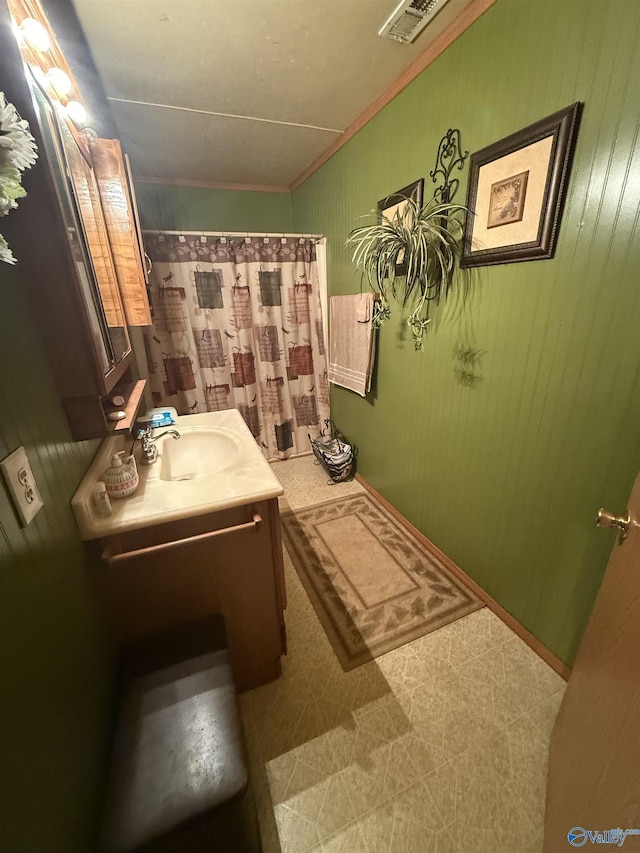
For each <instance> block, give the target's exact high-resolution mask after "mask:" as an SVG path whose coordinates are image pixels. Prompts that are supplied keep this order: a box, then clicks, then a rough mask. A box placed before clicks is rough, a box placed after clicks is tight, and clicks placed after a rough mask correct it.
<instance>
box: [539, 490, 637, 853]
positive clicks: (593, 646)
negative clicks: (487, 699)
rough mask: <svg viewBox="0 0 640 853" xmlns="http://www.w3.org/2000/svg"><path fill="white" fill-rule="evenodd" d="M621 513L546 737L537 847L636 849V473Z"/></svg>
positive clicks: (554, 852) (550, 850)
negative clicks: (621, 533)
mask: <svg viewBox="0 0 640 853" xmlns="http://www.w3.org/2000/svg"><path fill="white" fill-rule="evenodd" d="M629 515H630V518H631V523H630V525H629V531H628V535H627V537H626V539H625V540H624V541H623V542H620V541H618V538H617V533H614V532H613V531H602V534H601V535H602V536H607V535H609V536H612V537H613V536H615V537H616V540H615V544H614V546H613V550H612V552H611V557H610V558H609V563H608V565H607V570H606V572H605V576H604V579H603V582H602V586H601V588H600V592H599V594H598V597H597V599H596V603H595V606H594V609H593V613H592V614H591V619H590V620H589V624H588V626H587V630H586V632H585V635H584V639H583V641H582V645H581V646H580V650H579V652H578V657H577V658H576V662H575V666H574V669H573V672H572V674H571V677H570V679H569V683H568V685H567V690H566V693H565V696H564V699H563V702H562V705H561V707H560V712H559V714H558V718H557V720H556V724H555V728H554V730H553V734H552V737H551V746H550V753H549V777H548V785H547V813H546V819H545V840H544V853H558V851H570V850H573V849H574V848H577V847H584V848H585V849H592V850H597V849H609V850H613V849H620V847H622V849H623V850H625V851H640V525H639V524H638V521H640V475H638V477H637V478H636V482H635V485H634V487H633V491H632V493H631V498H630V500H629ZM572 829H575V832H573V833H572V837H571V838H569V833H570V831H571V830H572ZM618 829H621V830H636V831H637V834H635V833H634V834H630V835H628V836H627V837H626V838H625V839H624V841H623V842H622V844H621V843H620V840H621V839H618V840H617V841H616V835H615V834H610V835H609V836H606V835H605V832H607V831H609V832H610V831H611V830H618ZM598 832H599V833H602V838H601V839H600V840H599V839H598V837H597V836H596V835H595V834H594V835H591V834H590V833H598ZM600 845H604V847H601V846H600Z"/></svg>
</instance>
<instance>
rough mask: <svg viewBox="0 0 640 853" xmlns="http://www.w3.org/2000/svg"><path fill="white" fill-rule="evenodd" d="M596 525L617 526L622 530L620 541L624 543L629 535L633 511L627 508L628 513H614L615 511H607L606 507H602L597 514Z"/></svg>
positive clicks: (619, 536)
mask: <svg viewBox="0 0 640 853" xmlns="http://www.w3.org/2000/svg"><path fill="white" fill-rule="evenodd" d="M596 527H617V528H618V530H619V531H620V533H619V535H618V542H620V543H622V542H624V540H625V539H626V538H627V536H628V535H629V528H630V527H631V513H630V512H629V510H627V514H626V515H613V513H611V512H607V511H606V509H602V507H600V509H599V510H598V512H597V514H596Z"/></svg>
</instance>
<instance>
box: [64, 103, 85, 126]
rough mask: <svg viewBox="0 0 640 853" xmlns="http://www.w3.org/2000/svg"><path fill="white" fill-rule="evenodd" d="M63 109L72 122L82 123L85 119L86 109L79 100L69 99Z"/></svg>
mask: <svg viewBox="0 0 640 853" xmlns="http://www.w3.org/2000/svg"><path fill="white" fill-rule="evenodd" d="M64 111H65V113H66V115H67V116H68V117H69V118H70V119H71V121H72V122H73V123H74V124H84V123H85V121H86V120H87V111H86V110H85V108H84V107H83V106H82V104H81V103H80V102H79V101H69V103H68V104H67V106H66V107H65V108H64Z"/></svg>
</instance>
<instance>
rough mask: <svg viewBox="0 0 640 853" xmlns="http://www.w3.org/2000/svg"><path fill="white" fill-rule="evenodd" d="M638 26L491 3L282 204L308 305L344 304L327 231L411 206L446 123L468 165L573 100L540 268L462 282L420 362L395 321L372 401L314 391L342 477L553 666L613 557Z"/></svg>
mask: <svg viewBox="0 0 640 853" xmlns="http://www.w3.org/2000/svg"><path fill="white" fill-rule="evenodd" d="M639 32H640V4H638V3H637V2H636V0H560V2H558V0H538V2H536V3H526V2H522V0H498V2H497V3H496V4H495V5H494V6H492V7H491V8H490V9H489V11H488V12H486V13H485V14H484V15H483V16H482V18H480V19H479V20H478V21H477V22H476V23H475V24H474V25H473V26H472V27H471V28H470V29H469V30H467V32H466V33H464V34H463V35H462V36H461V37H460V38H459V39H458V40H457V41H456V42H455V43H454V44H453V45H452V46H451V47H450V48H449V49H448V50H447V51H446V52H445V53H444V54H443V55H442V56H441V57H440V58H439V59H438V60H437V61H436V62H435V63H433V64H432V65H431V66H430V67H429V68H427V69H426V70H425V72H423V74H422V75H421V76H420V77H419V78H418V79H416V80H415V81H414V82H413V83H412V84H411V85H410V86H409V87H408V88H407V89H405V90H404V91H403V92H402V93H401V94H400V95H399V96H398V97H396V98H395V99H394V101H393V102H392V103H391V104H389V106H388V107H387V108H386V109H384V110H383V111H382V112H381V113H379V114H378V115H377V116H376V117H375V118H374V119H373V120H372V121H371V122H370V123H369V124H368V125H367V126H366V127H365V128H364V129H363V130H362V131H361V132H360V133H358V134H357V135H356V136H355V137H354V138H353V139H352V140H351V141H350V142H349V143H348V144H347V145H346V146H345V147H344V148H342V149H341V150H340V151H339V152H338V153H337V154H335V155H334V156H333V157H332V158H331V160H329V161H328V163H327V164H325V165H324V166H323V167H322V168H321V169H320V170H319V171H317V172H316V173H315V174H314V175H313V176H311V178H309V179H308V180H307V181H306V182H305V184H304V185H303V186H302V187H300V188H299V189H298V190H297V191H296V192H295V193H294V197H293V210H294V226H295V229H296V230H298V231H313V232H322V233H324V234H325V235H326V236H327V238H328V270H329V292H330V293H349V292H356V291H357V290H358V287H359V278H358V277H357V276H356V275H355V274H354V271H353V268H352V265H351V263H350V261H349V257H348V255H347V252H346V250H345V249H344V240H345V237H346V236H347V234H348V232H349V230H350V229H351V228H352V227H354V226H355V225H356V224H357V222H358V217H359V216H360V215H362V214H364V213H365V212H367V211H369V210H371V209H372V208H374V207H375V205H376V201H377V200H378V199H379V198H382V197H384V196H385V195H387V194H388V193H390V192H392V191H394V190H396V189H397V188H399V187H402V186H404V185H406V184H408V183H410V182H411V181H413V180H415V179H416V178H418V177H420V176H423V177H425V178H426V181H427V183H426V193H429V194H430V193H431V189H430V178H429V170H431V169H433V166H434V160H435V154H436V150H437V144H438V141H439V139H440V137H441V136H442V135H443V134H444V133H445V132H446V130H447V129H448V128H449V127H459V128H461V130H462V138H463V144H464V145H465V147H467V148H469V149H470V150H471V151H475V150H478V149H480V148H482V147H484V146H486V145H488V144H490V143H492V142H494V141H496V140H498V139H500V138H501V137H503V136H506V135H507V134H509V133H512V132H514V131H516V130H518V129H520V128H521V127H524V126H526V125H527V124H530V123H532V122H534V121H536V120H538V119H540V118H542V117H543V116H546V115H548V114H550V113H552V112H554V111H556V110H558V109H560V108H562V107H564V106H566V105H568V104H570V103H572V102H574V101H577V100H580V101H584V102H585V105H586V106H585V110H584V114H583V119H582V126H581V130H580V135H579V140H578V147H577V153H576V158H575V162H574V167H573V173H572V177H571V182H570V185H569V193H568V199H567V205H566V209H565V215H564V221H563V223H562V227H561V231H560V239H559V244H558V249H557V253H556V257H555V258H554V259H553V260H545V261H535V262H529V263H518V264H508V265H503V266H498V267H484V268H481V269H480V270H478V271H477V273H475V274H474V275H473V276H470V277H469V278H468V279H466V283H467V285H468V286H469V288H470V298H469V299H468V301H467V302H466V303H464V302H461V301H460V302H458V303H457V304H456V305H450V306H447V308H446V309H445V310H441V311H440V312H439V314H438V317H437V322H436V323H435V324H434V328H431V329H430V331H429V337H428V340H427V341H426V344H425V351H424V352H423V353H422V354H420V353H415V352H414V351H413V349H412V346H411V343H410V341H407V340H405V339H404V330H403V327H402V326H401V324H400V322H399V318H400V315H401V313H402V312H401V311H400V310H399V309H398V308H397V307H396V309H395V312H394V315H393V317H392V319H391V321H390V322H389V323H388V324H387V325H386V326H385V327H384V328H383V330H382V333H381V335H380V341H379V356H378V367H377V378H376V382H375V390H374V394H373V396H372V399H371V400H368V401H365V400H362V399H361V398H359V397H357V396H356V395H354V394H352V393H350V392H348V391H344V390H342V389H339V388H334V389H333V390H332V406H333V417H334V419H335V420H336V422H337V423H338V424H339V426H340V427H341V428H342V430H343V431H344V432H345V433H346V434H347V435H349V436H350V437H351V438H352V439H353V440H354V441H356V443H357V444H358V446H359V448H360V459H359V464H360V471H361V473H362V475H363V476H364V477H365V478H366V479H367V480H368V481H369V482H370V483H371V484H372V485H373V486H374V487H375V488H376V489H378V490H379V491H380V492H381V493H382V494H383V495H384V496H385V497H386V498H387V499H388V500H389V501H391V503H392V504H394V505H395V506H396V507H397V508H398V509H399V510H400V511H401V512H402V513H403V514H404V515H405V516H406V517H407V518H408V519H409V520H410V521H412V522H413V523H414V524H415V525H416V526H417V527H419V528H420V530H422V531H423V532H424V533H425V534H426V535H427V536H428V537H429V538H430V539H431V540H432V541H433V542H435V543H436V544H437V545H438V546H439V547H440V548H441V549H442V550H443V551H444V552H445V553H447V554H448V555H449V556H450V557H451V558H452V559H453V560H455V561H456V563H458V565H459V566H461V567H462V568H463V569H464V570H465V571H466V572H467V573H468V574H469V575H470V576H471V577H473V578H474V579H475V580H476V581H477V582H478V583H479V584H480V585H481V586H482V587H483V588H484V589H486V590H487V591H488V592H489V593H490V594H491V595H492V596H493V597H494V598H495V599H496V600H497V601H499V602H500V603H501V604H502V605H503V606H504V607H505V608H506V609H507V610H508V611H509V612H510V613H512V614H513V615H514V616H515V617H516V618H517V619H518V620H519V621H520V622H521V623H522V624H523V625H525V626H526V627H527V628H528V629H529V630H530V631H532V632H533V633H534V634H535V635H536V636H537V637H539V638H540V639H541V640H542V641H543V643H545V645H546V646H547V647H548V648H550V649H551V650H552V651H553V652H555V653H556V654H558V655H559V656H560V657H561V658H562V659H563V660H564V661H566V662H568V663H570V662H571V661H572V660H573V657H574V655H575V652H576V649H577V645H578V643H579V640H580V637H581V635H582V632H583V629H584V626H585V624H586V620H587V617H588V615H589V612H590V609H591V607H592V604H593V600H594V597H595V594H596V592H597V589H598V587H599V584H600V581H601V578H602V574H603V571H604V568H605V566H606V562H607V558H608V553H609V551H610V548H611V546H612V544H613V536H612V535H610V534H609V533H607V532H604V531H597V530H596V529H595V527H594V524H593V518H594V513H595V510H596V509H597V508H598V507H599V506H601V505H604V506H606V507H608V508H609V509H612V510H615V511H616V512H619V511H622V510H623V509H624V507H625V501H626V498H627V496H628V494H629V492H630V489H631V484H632V481H633V478H634V476H635V474H636V472H637V470H638V463H639V461H640V434H639V430H638V412H639V411H640V410H639V408H638V402H639V399H638V397H639V389H638V385H639V383H638V375H639V354H640V353H639V347H638V339H639V332H640V312H639V299H638V274H637V273H638V269H639V268H640V239H639V235H638V233H637V229H638V188H639V187H640V147H639V146H638V138H639V131H640V124H639V117H640V87H639V86H638V80H640V54H639V46H640V38H639ZM466 175H467V170H466V169H465V172H464V176H463V181H464V180H466ZM431 186H432V185H431ZM465 192H466V186H464V185H463V186H462V189H461V192H460V194H459V200H462V201H463V200H464V198H465ZM467 341H470V342H471V343H473V344H475V346H477V347H478V348H479V349H481V350H483V351H484V353H485V354H484V356H483V358H482V361H481V365H482V370H481V375H482V379H481V381H480V382H479V384H478V385H477V386H476V387H467V386H465V385H464V384H461V383H460V381H459V379H458V377H457V375H456V373H455V369H456V367H459V363H458V362H457V361H456V358H455V356H454V350H455V348H456V346H457V345H458V344H460V343H464V342H467Z"/></svg>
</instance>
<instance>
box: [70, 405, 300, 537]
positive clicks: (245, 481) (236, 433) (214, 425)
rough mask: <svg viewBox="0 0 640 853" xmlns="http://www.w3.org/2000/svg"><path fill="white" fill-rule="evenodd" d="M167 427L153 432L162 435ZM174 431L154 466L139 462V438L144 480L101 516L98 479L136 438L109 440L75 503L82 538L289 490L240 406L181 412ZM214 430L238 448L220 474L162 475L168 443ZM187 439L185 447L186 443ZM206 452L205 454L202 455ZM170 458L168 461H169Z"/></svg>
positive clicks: (160, 443)
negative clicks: (95, 498)
mask: <svg viewBox="0 0 640 853" xmlns="http://www.w3.org/2000/svg"><path fill="white" fill-rule="evenodd" d="M165 429H167V427H159V428H157V429H155V430H154V434H155V435H160V433H162V432H164V430H165ZM171 429H176V430H178V432H179V433H180V434H181V438H180V439H177V441H176V439H174V438H172V437H171V436H170V435H167V436H165V437H163V438H160V439H159V440H158V442H157V447H158V459H157V460H156V461H155V462H154V463H152V464H151V465H142V464H140V442H136V449H135V451H134V456H135V458H136V462H137V467H138V473H139V475H140V484H139V486H138V488H137V489H136V491H135V492H134V493H133V494H132V495H129V496H128V497H126V498H112V499H111V507H112V514H111V515H110V516H109V517H108V518H100V517H99V516H98V515H96V512H95V510H94V508H93V505H92V502H91V495H92V493H93V489H94V487H95V485H96V483H97V482H98V481H99V480H100V479H101V477H102V475H103V473H104V471H105V470H106V469H107V468H108V467H109V466H110V464H111V457H112V456H113V454H114V453H117V452H119V451H121V450H124V451H125V452H126V453H129V450H130V448H131V443H132V438H131V437H130V436H114V437H110V438H107V439H105V440H104V442H103V443H102V445H101V447H100V450H99V451H98V453H97V455H96V457H95V459H94V461H93V462H92V464H91V467H90V468H89V470H88V471H87V473H86V475H85V476H84V478H83V480H82V482H81V483H80V486H79V487H78V490H77V491H76V493H75V495H74V496H73V498H72V500H71V507H72V509H73V512H74V515H75V517H76V521H77V524H78V527H79V529H80V535H81V537H82V539H84V540H89V539H99V538H102V537H104V536H111V535H113V534H116V533H123V532H124V531H127V530H137V529H140V528H144V527H151V526H152V525H156V524H163V523H165V522H168V521H177V520H179V519H182V518H189V517H191V516H197V515H205V514H206V513H209V512H215V511H216V510H222V509H228V508H230V507H234V506H242V505H243V504H248V503H252V502H254V501H261V500H268V499H270V498H275V497H278V495H281V494H283V492H284V489H283V487H282V485H281V483H280V481H279V480H278V478H277V477H276V476H275V474H274V473H273V470H272V468H271V466H270V465H269V463H268V462H267V460H266V459H265V458H264V456H263V454H262V451H261V450H260V448H259V447H258V445H257V443H256V441H255V439H254V437H253V436H252V434H251V432H250V430H249V428H248V427H247V425H246V424H245V422H244V420H243V418H242V415H241V414H240V412H239V411H238V410H237V409H228V410H225V411H222V412H206V413H203V414H197V415H182V416H179V417H178V418H176V423H175V425H174V426H172V427H171ZM203 430H204V431H207V432H210V431H211V430H215V431H217V432H219V434H220V435H222V436H226V437H228V439H229V440H230V441H233V442H234V448H235V447H237V449H238V452H237V453H235V449H234V453H233V454H230V456H231V457H232V458H230V459H229V460H228V461H227V460H223V461H222V462H221V463H220V466H219V467H218V468H217V470H216V471H215V473H213V474H210V475H208V476H197V477H195V478H189V479H185V480H175V479H174V480H167V479H163V477H162V476H161V474H162V472H163V471H164V470H166V466H164V467H163V460H162V457H163V453H170V452H171V451H170V449H169V450H167V449H166V443H167V442H174V441H176V443H179V442H180V441H182V440H183V439H187V440H188V437H189V435H190V434H191V433H193V434H195V433H196V432H197V431H203ZM186 446H187V444H186V441H185V443H184V444H183V445H182V447H183V448H184V447H186ZM203 455H204V454H202V453H201V458H202V456H203ZM165 461H166V460H165Z"/></svg>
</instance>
